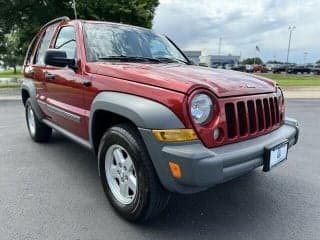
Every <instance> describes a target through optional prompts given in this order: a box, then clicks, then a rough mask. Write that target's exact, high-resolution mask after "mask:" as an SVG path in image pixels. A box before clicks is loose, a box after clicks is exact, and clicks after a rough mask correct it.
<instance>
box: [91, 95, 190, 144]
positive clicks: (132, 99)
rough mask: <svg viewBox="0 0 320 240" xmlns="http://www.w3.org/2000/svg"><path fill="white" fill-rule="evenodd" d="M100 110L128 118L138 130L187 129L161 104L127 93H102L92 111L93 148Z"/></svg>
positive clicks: (95, 101) (96, 99)
mask: <svg viewBox="0 0 320 240" xmlns="http://www.w3.org/2000/svg"><path fill="white" fill-rule="evenodd" d="M98 110H103V111H107V112H111V113H114V114H117V115H119V116H122V117H124V118H127V119H129V120H130V121H131V122H133V123H134V124H135V125H136V126H137V127H138V128H144V129H173V128H185V126H184V124H183V123H182V122H181V121H180V120H179V118H178V117H177V116H176V115H175V114H174V113H173V112H172V111H171V110H170V109H169V108H168V107H166V106H165V105H163V104H161V103H158V102H155V101H153V100H150V99H146V98H143V97H139V96H136V95H132V94H127V93H120V92H101V93H99V94H98V95H97V96H96V97H95V99H94V101H93V103H92V105H91V109H90V120H89V136H90V143H91V145H92V146H94V143H93V136H92V135H93V134H92V131H93V125H94V121H95V113H96V111H98ZM94 150H96V149H94Z"/></svg>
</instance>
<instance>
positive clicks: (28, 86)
mask: <svg viewBox="0 0 320 240" xmlns="http://www.w3.org/2000/svg"><path fill="white" fill-rule="evenodd" d="M23 91H27V92H28V94H29V96H30V100H31V106H32V108H33V110H34V112H35V114H36V116H37V117H38V119H43V118H44V114H43V113H42V111H41V109H40V107H39V104H38V102H37V90H36V86H35V84H34V83H33V81H32V80H29V79H23V81H22V84H21V97H22V92H23ZM22 100H23V99H22Z"/></svg>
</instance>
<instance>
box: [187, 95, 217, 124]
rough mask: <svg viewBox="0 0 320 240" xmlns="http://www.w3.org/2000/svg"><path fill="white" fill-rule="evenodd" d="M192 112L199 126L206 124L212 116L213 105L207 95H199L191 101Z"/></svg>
mask: <svg viewBox="0 0 320 240" xmlns="http://www.w3.org/2000/svg"><path fill="white" fill-rule="evenodd" d="M190 108H191V109H190V112H191V116H192V118H193V120H194V121H195V122H196V123H198V124H205V123H207V122H208V120H209V119H210V117H211V115H212V110H213V103H212V100H211V98H210V97H209V96H208V95H207V94H203V93H201V94H197V95H195V96H194V97H193V98H192V100H191V106H190Z"/></svg>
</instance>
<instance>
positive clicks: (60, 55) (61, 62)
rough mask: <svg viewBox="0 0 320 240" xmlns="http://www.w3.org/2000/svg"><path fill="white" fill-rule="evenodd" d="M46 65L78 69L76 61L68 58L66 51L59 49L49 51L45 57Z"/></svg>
mask: <svg viewBox="0 0 320 240" xmlns="http://www.w3.org/2000/svg"><path fill="white" fill-rule="evenodd" d="M44 63H45V64H46V65H51V66H55V67H66V66H68V67H70V68H72V69H76V61H75V60H74V59H69V58H67V53H66V51H63V50H59V49H48V50H47V51H46V54H45V57H44Z"/></svg>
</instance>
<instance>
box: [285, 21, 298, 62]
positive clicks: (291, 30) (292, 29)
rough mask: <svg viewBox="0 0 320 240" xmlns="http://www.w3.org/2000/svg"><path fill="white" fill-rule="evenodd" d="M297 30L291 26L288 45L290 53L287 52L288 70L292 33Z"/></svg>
mask: <svg viewBox="0 0 320 240" xmlns="http://www.w3.org/2000/svg"><path fill="white" fill-rule="evenodd" d="M295 29H296V26H294V25H292V26H289V43H288V52H287V68H288V64H289V53H290V46H291V36H292V32H293V31H294V30H295Z"/></svg>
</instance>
